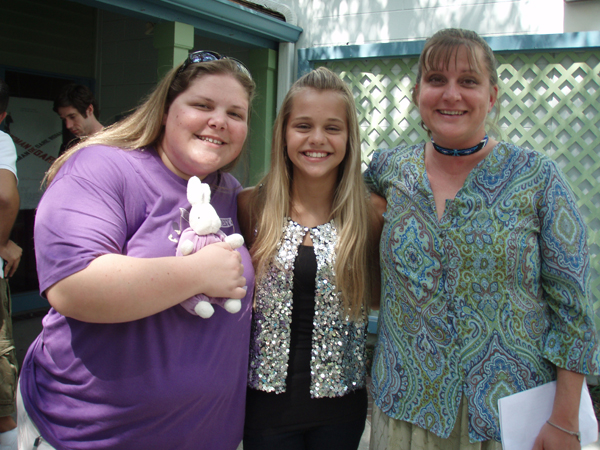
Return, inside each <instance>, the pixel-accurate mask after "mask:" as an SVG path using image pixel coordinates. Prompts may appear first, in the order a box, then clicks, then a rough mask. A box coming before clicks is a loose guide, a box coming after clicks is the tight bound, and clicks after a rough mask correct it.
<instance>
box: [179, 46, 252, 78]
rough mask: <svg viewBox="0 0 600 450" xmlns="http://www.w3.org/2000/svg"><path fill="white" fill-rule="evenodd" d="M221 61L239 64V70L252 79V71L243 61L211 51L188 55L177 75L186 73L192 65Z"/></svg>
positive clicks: (199, 51)
mask: <svg viewBox="0 0 600 450" xmlns="http://www.w3.org/2000/svg"><path fill="white" fill-rule="evenodd" d="M221 59H230V60H231V61H233V62H235V63H236V64H237V66H238V68H239V69H240V70H241V71H242V72H243V73H244V74H246V75H248V77H250V78H252V75H251V74H250V71H249V70H248V68H247V67H246V66H245V65H244V64H243V63H242V62H241V61H238V60H237V59H235V58H230V57H229V56H223V55H221V54H219V53H217V52H213V51H210V50H198V51H197V52H193V53H190V54H189V55H188V57H187V58H186V60H185V61H184V62H183V65H182V66H181V67H180V68H179V70H178V71H177V75H179V74H181V73H182V72H184V71H185V69H187V68H188V66H189V65H190V64H197V63H203V62H209V61H219V60H221Z"/></svg>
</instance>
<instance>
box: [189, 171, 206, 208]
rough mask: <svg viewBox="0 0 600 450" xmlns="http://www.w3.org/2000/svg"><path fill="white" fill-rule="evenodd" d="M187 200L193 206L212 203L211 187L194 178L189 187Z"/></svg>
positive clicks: (191, 179)
mask: <svg viewBox="0 0 600 450" xmlns="http://www.w3.org/2000/svg"><path fill="white" fill-rule="evenodd" d="M187 198H188V201H189V202H190V203H191V204H192V205H196V204H203V203H210V186H209V185H208V184H206V183H203V182H202V181H200V178H198V177H192V178H190V179H189V181H188V185H187Z"/></svg>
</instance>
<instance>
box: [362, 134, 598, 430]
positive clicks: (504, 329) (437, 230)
mask: <svg viewBox="0 0 600 450" xmlns="http://www.w3.org/2000/svg"><path fill="white" fill-rule="evenodd" d="M365 179H366V181H367V183H368V184H369V185H370V187H371V189H372V190H373V191H374V192H376V193H378V194H380V195H382V196H383V197H385V198H386V199H387V203H388V207H387V212H386V214H385V225H384V228H383V233H382V236H381V269H382V297H381V310H380V316H379V340H378V344H377V347H376V351H375V357H374V363H373V364H374V366H373V385H374V386H373V389H374V397H375V402H376V404H377V405H378V406H379V408H381V409H382V411H383V412H385V413H386V414H388V415H389V416H391V417H393V418H395V419H398V420H404V421H408V422H411V423H413V424H416V425H418V426H420V427H422V428H424V429H427V430H430V431H431V432H433V433H435V434H436V435H438V436H441V437H443V438H446V437H448V436H449V435H450V432H451V431H452V428H453V427H454V424H455V422H456V417H457V413H458V407H459V403H460V400H461V398H462V396H463V394H464V395H465V396H466V398H467V399H468V402H469V404H468V406H469V423H470V426H469V437H470V439H471V440H472V441H484V440H489V439H495V440H500V430H499V424H498V399H499V398H501V397H504V396H506V395H510V394H512V393H515V392H518V391H522V390H525V389H529V388H532V387H535V386H537V385H540V384H543V383H545V382H548V381H551V380H553V379H555V377H556V373H555V372H556V370H555V365H556V366H559V367H562V368H566V369H568V370H571V371H575V372H579V373H584V374H592V373H594V374H595V373H598V367H599V362H600V360H599V351H598V342H597V335H596V330H595V326H594V322H593V311H592V308H591V306H590V303H589V301H588V295H589V271H590V269H589V254H588V249H587V244H586V229H585V225H584V223H583V221H582V218H581V217H580V215H579V212H578V211H577V206H576V203H575V199H574V197H573V194H572V192H571V189H570V187H569V185H568V182H567V181H566V180H565V178H564V177H563V175H562V173H561V171H560V169H558V168H557V166H556V165H555V164H554V163H553V162H552V161H551V160H550V159H549V158H547V157H545V156H543V155H541V154H539V153H536V152H533V151H528V150H524V149H521V148H519V147H516V146H514V145H512V144H510V143H506V142H500V143H499V144H497V145H496V147H495V148H494V149H493V151H492V152H491V153H490V154H489V155H488V156H487V157H486V158H485V159H484V160H483V161H481V162H480V163H479V165H478V166H477V167H476V168H475V169H473V170H472V172H471V173H470V174H469V176H468V177H467V179H466V181H465V184H464V186H463V187H462V188H461V190H460V191H459V192H458V193H457V195H456V197H455V199H453V200H448V201H447V203H446V209H445V212H444V215H443V217H442V219H441V220H438V218H437V213H436V210H435V202H434V199H433V193H432V191H431V187H430V184H429V180H428V178H427V174H426V172H425V163H424V145H423V144H419V145H414V146H410V147H406V146H401V147H398V148H395V149H389V150H379V151H377V152H376V153H375V154H374V156H373V159H372V161H371V164H370V167H369V169H368V170H367V172H365Z"/></svg>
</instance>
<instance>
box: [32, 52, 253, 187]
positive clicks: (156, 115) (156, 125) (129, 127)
mask: <svg viewBox="0 0 600 450" xmlns="http://www.w3.org/2000/svg"><path fill="white" fill-rule="evenodd" d="M180 68H181V65H180V66H179V67H176V68H174V69H172V70H170V71H169V73H167V75H166V76H165V77H164V78H163V79H162V81H160V82H159V83H158V85H157V86H156V88H155V89H154V90H153V91H152V92H151V93H150V94H149V95H148V97H146V99H145V100H144V101H143V103H142V104H141V105H140V106H138V107H137V108H136V109H135V110H134V111H133V112H132V113H131V114H130V115H129V116H127V117H126V118H124V119H123V120H121V121H119V122H117V123H115V124H114V125H111V126H109V127H107V128H104V129H103V130H101V131H99V132H98V133H96V134H94V135H92V136H90V137H88V138H86V139H84V140H83V141H81V142H80V143H78V144H77V145H76V146H74V147H73V148H71V149H69V150H68V151H67V152H65V153H64V154H63V155H62V156H61V157H60V158H58V159H57V160H56V161H55V162H54V163H53V164H52V166H51V167H50V169H49V170H48V172H46V175H45V177H44V180H43V181H42V185H46V184H49V183H51V182H52V180H53V179H54V177H55V176H56V174H57V172H58V171H59V169H60V168H61V167H62V165H63V164H64V163H65V162H66V161H67V160H68V159H69V158H70V157H71V156H73V154H74V153H76V152H78V151H79V150H81V149H82V148H84V147H90V146H92V145H107V146H110V147H118V148H121V149H123V150H135V149H140V148H144V147H148V146H155V145H157V144H158V143H159V142H160V141H161V139H162V137H163V134H164V125H163V119H164V116H165V114H166V113H167V112H168V110H169V107H170V106H171V104H172V103H173V101H174V100H175V99H176V98H177V97H178V96H179V95H180V94H181V93H183V92H184V91H185V90H186V89H188V88H189V87H190V85H191V84H192V82H194V81H196V80H197V79H200V78H202V77H203V76H205V75H229V76H232V77H233V78H235V79H236V80H237V81H238V82H239V83H240V85H241V86H242V87H243V88H244V90H245V91H246V93H247V94H248V103H249V104H251V103H252V99H253V97H254V90H255V84H254V81H253V80H252V78H251V77H250V76H249V75H248V73H247V71H245V70H243V69H241V68H240V66H239V63H237V62H236V61H235V60H232V59H228V58H223V59H220V60H216V61H209V62H201V63H196V64H190V65H189V66H188V67H187V68H186V69H185V70H184V71H183V72H181V73H179V70H180ZM249 121H250V110H249V111H248V122H249ZM244 147H245V144H244ZM241 154H242V152H240V154H239V155H238V157H237V158H236V159H235V160H234V161H232V162H231V163H229V164H227V165H226V166H225V167H222V168H221V170H222V171H229V170H231V169H232V168H233V167H234V166H235V164H236V163H237V161H238V160H239V158H240V157H241Z"/></svg>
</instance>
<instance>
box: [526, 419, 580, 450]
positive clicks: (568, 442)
mask: <svg viewBox="0 0 600 450" xmlns="http://www.w3.org/2000/svg"><path fill="white" fill-rule="evenodd" d="M550 422H552V420H550ZM552 423H554V422H552ZM532 450H581V445H580V444H579V441H578V440H577V438H576V437H575V436H571V435H570V434H568V433H565V432H564V431H561V430H559V429H558V428H555V427H553V426H552V425H550V424H547V423H546V424H544V426H543V427H542V429H541V430H540V434H538V437H537V438H536V440H535V443H534V444H533V449H532Z"/></svg>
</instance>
